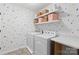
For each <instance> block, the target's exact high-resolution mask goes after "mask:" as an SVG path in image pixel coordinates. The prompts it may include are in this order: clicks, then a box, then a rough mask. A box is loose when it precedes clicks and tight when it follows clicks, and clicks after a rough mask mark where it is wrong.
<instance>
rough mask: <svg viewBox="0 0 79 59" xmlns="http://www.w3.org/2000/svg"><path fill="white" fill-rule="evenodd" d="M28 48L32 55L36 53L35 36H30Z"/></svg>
mask: <svg viewBox="0 0 79 59" xmlns="http://www.w3.org/2000/svg"><path fill="white" fill-rule="evenodd" d="M27 46H28V48H29V50H30V51H31V53H33V51H34V36H32V35H28V38H27Z"/></svg>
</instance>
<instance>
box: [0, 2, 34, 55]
mask: <svg viewBox="0 0 79 59" xmlns="http://www.w3.org/2000/svg"><path fill="white" fill-rule="evenodd" d="M34 15H35V13H34V12H33V11H31V10H29V9H27V8H24V7H23V6H19V5H16V4H8V3H6V4H0V54H3V53H5V52H8V51H10V50H13V49H16V48H19V47H22V46H26V35H27V32H29V31H33V30H34V29H35V28H34V26H33V22H32V20H33V18H34Z"/></svg>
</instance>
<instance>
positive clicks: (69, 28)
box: [36, 3, 79, 35]
mask: <svg viewBox="0 0 79 59" xmlns="http://www.w3.org/2000/svg"><path fill="white" fill-rule="evenodd" d="M46 9H48V10H53V9H58V12H59V14H60V17H59V18H60V19H59V20H60V21H59V22H56V23H49V24H41V25H36V28H37V29H41V30H51V31H58V32H59V31H60V32H71V33H72V34H75V35H78V33H79V4H78V3H57V4H55V3H54V4H50V5H49V6H47V7H46Z"/></svg>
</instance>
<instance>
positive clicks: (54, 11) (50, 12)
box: [35, 9, 58, 19]
mask: <svg viewBox="0 0 79 59" xmlns="http://www.w3.org/2000/svg"><path fill="white" fill-rule="evenodd" d="M53 12H58V9H56V10H53V11H50V12H48V13H45V14H43V15H40V16H38V17H36V18H35V19H38V18H40V17H43V16H46V15H49V14H51V13H53Z"/></svg>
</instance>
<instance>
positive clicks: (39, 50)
mask: <svg viewBox="0 0 79 59" xmlns="http://www.w3.org/2000/svg"><path fill="white" fill-rule="evenodd" d="M45 54H47V40H46V39H44V38H41V37H35V55H45Z"/></svg>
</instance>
